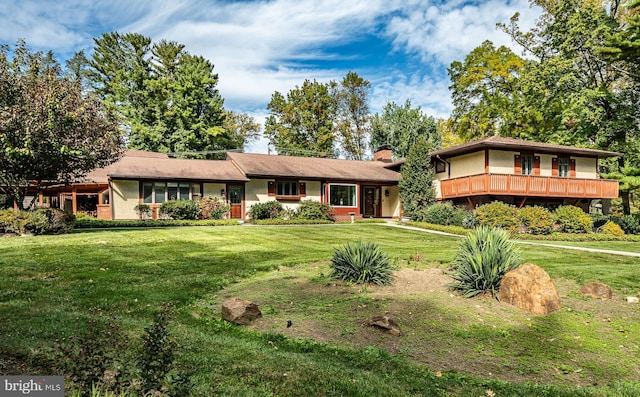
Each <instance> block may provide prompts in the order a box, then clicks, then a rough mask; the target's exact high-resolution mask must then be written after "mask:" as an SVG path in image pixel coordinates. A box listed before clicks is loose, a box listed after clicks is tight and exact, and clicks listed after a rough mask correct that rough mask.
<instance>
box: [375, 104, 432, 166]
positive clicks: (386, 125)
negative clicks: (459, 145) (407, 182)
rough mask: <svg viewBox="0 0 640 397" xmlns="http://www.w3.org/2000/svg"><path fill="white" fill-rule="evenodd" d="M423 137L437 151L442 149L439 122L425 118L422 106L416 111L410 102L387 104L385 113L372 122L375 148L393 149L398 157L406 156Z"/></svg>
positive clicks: (376, 115)
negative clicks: (401, 104) (419, 138)
mask: <svg viewBox="0 0 640 397" xmlns="http://www.w3.org/2000/svg"><path fill="white" fill-rule="evenodd" d="M420 136H423V137H425V139H426V141H427V143H428V144H429V146H430V147H432V148H433V149H439V148H441V147H442V135H441V134H440V131H439V130H438V127H437V123H436V121H435V119H434V118H433V117H430V116H427V115H425V114H424V113H423V112H422V110H421V108H420V107H419V106H418V107H417V108H412V107H411V101H409V100H407V101H406V102H405V104H404V105H403V106H398V105H396V104H395V102H387V104H386V105H385V107H384V109H383V110H382V114H375V115H374V116H373V118H372V120H371V148H372V149H373V150H376V149H377V148H379V147H389V148H390V149H391V150H392V151H393V155H394V157H395V158H402V157H406V156H407V155H408V154H409V149H410V148H411V146H413V144H414V143H415V142H416V141H417V140H418V137H420Z"/></svg>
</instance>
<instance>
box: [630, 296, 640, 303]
mask: <svg viewBox="0 0 640 397" xmlns="http://www.w3.org/2000/svg"><path fill="white" fill-rule="evenodd" d="M627 302H628V303H638V302H640V298H636V297H635V296H627Z"/></svg>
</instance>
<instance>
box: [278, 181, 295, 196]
mask: <svg viewBox="0 0 640 397" xmlns="http://www.w3.org/2000/svg"><path fill="white" fill-rule="evenodd" d="M297 195H298V182H294V181H278V182H277V183H276V196H297Z"/></svg>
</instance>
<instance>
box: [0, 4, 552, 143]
mask: <svg viewBox="0 0 640 397" xmlns="http://www.w3.org/2000/svg"><path fill="white" fill-rule="evenodd" d="M516 12H518V13H519V14H520V23H519V25H520V27H521V28H522V29H524V30H528V29H530V28H531V27H533V26H534V24H535V22H536V20H537V18H538V17H539V16H540V9H539V8H537V7H535V6H534V7H532V6H530V3H529V0H486V1H485V0H482V1H459V0H453V1H430V0H362V1H361V0H318V1H316V0H242V1H222V0H174V1H171V0H0V43H1V44H8V45H13V44H15V42H16V41H17V40H18V39H25V40H26V42H27V45H28V46H29V48H30V49H31V50H34V51H37V50H42V51H48V50H52V51H53V52H54V53H55V55H56V56H57V58H58V59H59V60H60V61H61V62H64V61H65V60H66V59H68V58H70V57H71V56H72V55H73V54H74V53H75V52H76V51H79V50H84V51H85V53H87V54H91V53H92V51H93V38H95V37H99V36H100V35H102V34H103V33H108V32H114V31H117V32H119V33H129V32H135V33H140V34H143V35H145V36H147V37H150V38H151V39H152V40H153V41H154V42H157V41H160V40H162V39H166V40H170V41H176V42H178V43H181V44H184V45H185V46H186V50H187V51H188V52H190V53H192V54H194V55H201V56H204V57H205V58H207V59H209V60H210V61H211V62H212V63H213V64H214V65H215V69H214V72H216V73H218V77H219V83H218V89H219V91H220V94H221V95H222V97H223V98H224V100H225V108H226V109H229V110H233V111H236V112H242V113H248V114H250V115H251V116H253V117H255V118H256V120H257V121H258V122H260V123H263V122H264V118H265V117H266V116H267V115H268V110H267V104H268V103H269V101H270V99H271V95H272V94H273V93H274V92H275V91H278V92H280V93H282V94H283V95H286V93H288V92H289V91H290V90H291V89H293V88H295V87H296V86H301V85H302V84H303V82H304V81H305V80H306V79H309V80H314V79H315V80H317V81H320V82H329V81H331V80H334V81H340V80H342V78H343V77H344V76H345V75H346V74H347V72H349V71H353V72H356V73H357V74H358V75H360V76H361V77H363V78H364V79H366V80H368V81H369V82H370V83H371V91H370V108H371V111H372V113H377V112H380V111H381V109H382V108H383V107H384V105H385V104H386V103H387V102H388V101H394V102H395V103H397V104H404V102H405V101H406V100H410V101H411V104H412V106H413V107H417V106H420V107H421V109H422V111H423V112H424V113H425V114H427V115H429V116H433V117H436V118H447V117H448V116H449V114H450V113H451V111H452V109H453V107H452V104H451V97H450V93H449V89H448V87H449V85H451V82H450V80H449V77H448V74H447V68H448V67H449V65H450V64H451V62H453V61H464V58H465V56H466V55H467V54H468V53H469V52H471V50H473V49H474V48H475V47H477V46H479V45H480V44H481V43H482V42H483V41H484V40H491V41H492V42H493V43H494V45H496V46H500V45H505V46H507V47H510V48H512V49H513V50H514V51H515V52H516V54H521V53H522V51H521V49H520V48H519V47H518V46H517V45H516V44H515V43H513V42H512V41H511V39H510V38H509V36H507V35H506V34H505V33H504V32H502V31H500V30H499V29H496V23H498V22H503V23H508V22H509V19H510V18H511V17H512V16H513V15H514V14H515V13H516ZM246 151H248V152H254V153H266V152H267V142H266V140H265V139H261V140H259V141H257V142H254V143H253V144H251V145H250V146H249V147H248V148H246Z"/></svg>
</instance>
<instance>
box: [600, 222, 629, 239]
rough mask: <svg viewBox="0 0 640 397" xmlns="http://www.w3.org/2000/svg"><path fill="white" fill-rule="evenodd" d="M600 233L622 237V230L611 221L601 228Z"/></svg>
mask: <svg viewBox="0 0 640 397" xmlns="http://www.w3.org/2000/svg"><path fill="white" fill-rule="evenodd" d="M602 233H604V234H610V235H612V236H624V230H622V228H621V227H620V226H618V225H616V224H615V223H613V222H612V221H607V223H605V224H604V225H603V226H602Z"/></svg>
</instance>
